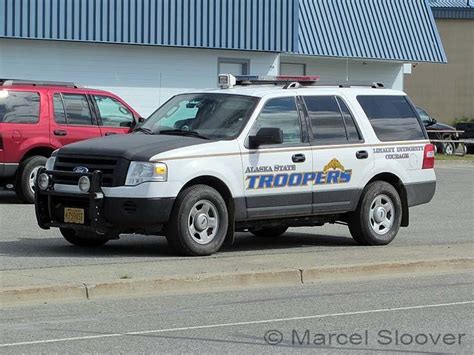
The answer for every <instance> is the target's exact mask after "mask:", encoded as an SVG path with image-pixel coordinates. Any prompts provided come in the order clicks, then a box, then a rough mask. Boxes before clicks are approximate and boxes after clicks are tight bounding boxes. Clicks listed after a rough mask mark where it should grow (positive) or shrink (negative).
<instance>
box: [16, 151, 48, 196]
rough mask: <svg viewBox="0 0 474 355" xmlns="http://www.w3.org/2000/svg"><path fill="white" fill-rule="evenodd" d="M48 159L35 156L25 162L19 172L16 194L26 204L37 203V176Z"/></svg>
mask: <svg viewBox="0 0 474 355" xmlns="http://www.w3.org/2000/svg"><path fill="white" fill-rule="evenodd" d="M46 160H47V159H46V158H45V157H43V156H39V155H36V156H33V157H30V158H28V159H26V160H24V161H23V162H22V163H21V165H20V169H19V170H18V175H17V180H16V186H15V188H16V194H17V196H18V197H19V198H20V200H22V201H23V202H25V203H34V202H35V191H34V186H35V182H36V176H37V175H38V171H39V169H40V168H42V167H43V166H45V164H46Z"/></svg>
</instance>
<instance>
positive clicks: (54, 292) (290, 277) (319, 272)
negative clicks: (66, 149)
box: [0, 258, 474, 306]
mask: <svg viewBox="0 0 474 355" xmlns="http://www.w3.org/2000/svg"><path fill="white" fill-rule="evenodd" d="M468 269H474V258H468V259H439V260H426V261H401V262H396V263H374V264H356V265H341V266H339V265H338V266H325V267H314V268H311V267H309V268H303V269H280V270H265V271H255V272H240V273H239V272H236V273H219V274H196V275H193V276H185V277H180V276H177V277H166V278H157V279H153V278H149V279H137V280H117V281H110V282H103V283H99V284H90V285H87V284H71V283H69V284H61V285H51V286H37V287H20V288H3V289H1V290H0V304H2V305H10V306H12V305H21V304H25V303H32V302H33V303H49V302H55V301H83V300H89V299H93V300H95V299H104V298H113V297H127V296H135V295H150V294H166V293H167V294H170V293H190V292H206V291H220V290H226V289H227V290H228V289H236V288H252V287H262V286H267V287H270V286H302V285H304V284H313V283H316V282H319V281H327V280H330V279H348V278H351V279H352V278H357V277H374V276H382V275H388V274H393V275H397V274H406V273H413V272H421V273H422V272H449V271H456V270H458V271H459V270H468Z"/></svg>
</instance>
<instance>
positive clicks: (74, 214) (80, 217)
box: [64, 207, 84, 224]
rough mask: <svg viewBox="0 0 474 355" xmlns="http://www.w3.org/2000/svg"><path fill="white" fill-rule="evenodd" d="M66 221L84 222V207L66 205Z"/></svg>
mask: <svg viewBox="0 0 474 355" xmlns="http://www.w3.org/2000/svg"><path fill="white" fill-rule="evenodd" d="M64 223H74V224H84V209H83V208H69V207H65V208H64Z"/></svg>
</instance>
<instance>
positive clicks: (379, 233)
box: [349, 181, 402, 245]
mask: <svg viewBox="0 0 474 355" xmlns="http://www.w3.org/2000/svg"><path fill="white" fill-rule="evenodd" d="M401 220H402V202H401V199H400V196H399V195H398V192H397V190H395V188H394V187H393V186H392V185H390V184H389V183H387V182H385V181H375V182H372V183H371V184H369V185H368V186H367V187H366V188H365V189H364V192H363V193H362V198H361V200H360V202H359V206H358V207H357V210H356V211H355V212H353V213H352V214H351V216H350V217H349V231H350V232H351V235H352V237H353V238H354V240H355V241H356V242H357V243H359V244H362V245H387V244H389V243H390V242H391V241H392V240H393V239H394V238H395V236H396V235H397V233H398V230H399V229H400V224H401Z"/></svg>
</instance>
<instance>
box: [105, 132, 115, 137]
mask: <svg viewBox="0 0 474 355" xmlns="http://www.w3.org/2000/svg"><path fill="white" fill-rule="evenodd" d="M114 134H117V133H116V132H105V135H106V136H113V135H114Z"/></svg>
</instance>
